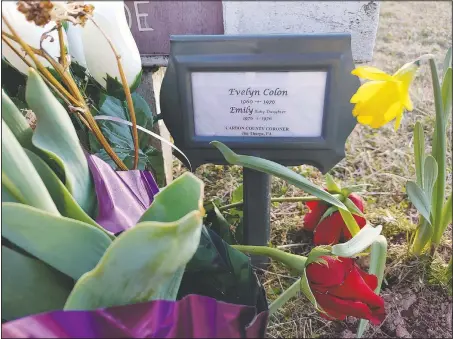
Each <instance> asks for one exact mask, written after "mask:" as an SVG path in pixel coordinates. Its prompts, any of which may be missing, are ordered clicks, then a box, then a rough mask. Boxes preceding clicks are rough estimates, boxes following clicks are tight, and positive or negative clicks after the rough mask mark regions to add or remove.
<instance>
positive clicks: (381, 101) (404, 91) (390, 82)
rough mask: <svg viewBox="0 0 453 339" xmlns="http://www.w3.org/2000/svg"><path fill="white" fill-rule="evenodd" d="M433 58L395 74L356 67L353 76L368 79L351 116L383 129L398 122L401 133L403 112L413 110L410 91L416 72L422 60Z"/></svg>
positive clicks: (404, 68)
mask: <svg viewBox="0 0 453 339" xmlns="http://www.w3.org/2000/svg"><path fill="white" fill-rule="evenodd" d="M431 57H432V55H429V54H427V55H424V56H422V57H420V58H418V59H417V60H415V61H412V62H408V63H406V64H405V65H403V66H402V67H401V68H400V69H399V70H397V71H396V72H395V73H394V74H392V75H390V74H387V73H385V72H384V71H382V70H380V69H378V68H376V67H371V66H361V67H357V68H355V69H354V70H353V71H352V72H351V74H353V75H355V76H357V77H359V78H361V79H365V80H368V81H367V82H365V83H364V84H362V86H360V88H359V89H358V90H357V92H356V93H355V94H354V95H353V96H352V98H351V103H352V104H355V106H354V109H353V111H352V114H353V115H354V117H357V121H358V123H360V124H362V125H367V126H370V127H372V128H380V127H382V126H384V125H386V124H387V123H389V122H391V121H395V124H394V128H395V131H396V130H398V128H399V126H400V124H401V119H402V118H403V114H404V111H405V110H406V111H412V110H413V104H412V100H411V98H410V94H409V89H410V86H411V84H412V82H413V80H414V77H415V75H416V72H417V70H418V69H419V67H420V64H421V61H423V60H426V59H429V58H431Z"/></svg>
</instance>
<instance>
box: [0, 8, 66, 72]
mask: <svg viewBox="0 0 453 339" xmlns="http://www.w3.org/2000/svg"><path fill="white" fill-rule="evenodd" d="M2 14H3V15H4V16H5V17H6V19H7V20H8V22H9V23H10V24H11V25H12V26H13V28H14V30H15V31H16V33H17V34H18V35H19V36H20V37H21V38H22V40H24V41H25V42H26V43H27V44H28V45H30V46H31V47H34V48H37V49H39V48H40V41H41V36H42V35H43V34H44V33H45V32H48V31H49V30H51V29H52V28H53V27H54V26H55V23H54V22H50V23H48V24H47V25H45V26H44V27H40V26H36V25H35V24H34V23H33V22H28V21H27V19H26V18H25V16H24V14H22V13H21V12H19V11H18V10H17V7H16V2H15V1H2ZM2 31H4V32H6V33H10V34H11V32H10V30H9V29H8V27H7V26H6V24H5V23H4V22H3V20H2ZM48 35H49V36H50V37H52V38H53V41H51V40H52V39H51V38H50V37H47V38H46V39H45V40H44V41H43V43H42V46H43V48H44V49H45V50H46V51H47V53H49V55H50V56H52V57H53V58H54V59H55V60H58V57H59V56H60V44H59V42H58V32H57V31H52V32H50V33H49V34H48ZM9 41H10V42H11V44H12V45H13V46H14V47H15V48H16V49H17V50H18V51H19V52H20V53H22V56H24V57H25V56H26V53H25V52H24V51H23V49H22V47H21V46H20V45H19V44H18V43H16V42H14V41H12V40H9ZM64 41H65V45H66V46H67V38H66V34H64ZM68 50H69V48H68ZM2 55H3V56H4V57H5V58H6V60H8V61H9V62H10V63H11V64H12V65H13V66H14V67H15V68H17V70H19V71H20V72H22V73H24V74H28V66H27V64H25V63H24V62H23V61H22V59H21V58H20V57H18V56H17V55H16V53H15V52H14V51H13V50H12V49H11V48H10V47H9V46H8V45H7V44H6V43H5V42H3V40H2ZM37 58H38V60H39V61H40V62H41V63H42V64H43V65H44V66H45V67H51V65H50V64H49V63H48V62H47V60H45V59H44V58H41V57H39V56H37ZM25 59H26V60H27V61H29V62H30V64H31V65H32V66H33V67H35V65H34V63H33V61H32V59H31V58H30V57H29V56H28V55H27V56H26V57H25Z"/></svg>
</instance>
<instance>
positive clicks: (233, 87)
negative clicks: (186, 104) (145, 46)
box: [192, 71, 327, 137]
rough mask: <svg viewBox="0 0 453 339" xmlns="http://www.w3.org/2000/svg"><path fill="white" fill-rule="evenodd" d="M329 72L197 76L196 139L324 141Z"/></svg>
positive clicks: (194, 87)
mask: <svg viewBox="0 0 453 339" xmlns="http://www.w3.org/2000/svg"><path fill="white" fill-rule="evenodd" d="M326 79H327V72H319V71H316V72H308V71H294V72H193V73H192V93H193V106H194V107H193V109H194V119H195V122H194V123H195V135H197V136H243V137H319V136H321V131H322V120H323V111H324V96H325V90H326Z"/></svg>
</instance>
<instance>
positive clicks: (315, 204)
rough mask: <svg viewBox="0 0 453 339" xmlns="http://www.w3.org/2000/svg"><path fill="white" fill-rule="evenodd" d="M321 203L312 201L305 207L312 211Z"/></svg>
mask: <svg viewBox="0 0 453 339" xmlns="http://www.w3.org/2000/svg"><path fill="white" fill-rule="evenodd" d="M321 204H322V203H321V201H319V200H312V201H307V202H306V203H305V205H307V207H308V208H309V209H310V211H313V210H314V209H315V208H317V207H318V206H319V205H321Z"/></svg>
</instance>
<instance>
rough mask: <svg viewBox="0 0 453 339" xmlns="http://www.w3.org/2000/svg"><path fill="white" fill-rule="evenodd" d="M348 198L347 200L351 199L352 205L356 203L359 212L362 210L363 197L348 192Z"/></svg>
mask: <svg viewBox="0 0 453 339" xmlns="http://www.w3.org/2000/svg"><path fill="white" fill-rule="evenodd" d="M348 198H349V200H351V201H352V202H353V203H354V205H356V206H357V207H358V208H359V210H360V212H363V210H364V209H363V208H364V203H363V199H362V197H361V196H360V195H357V194H355V193H351V194H349V196H348Z"/></svg>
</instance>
